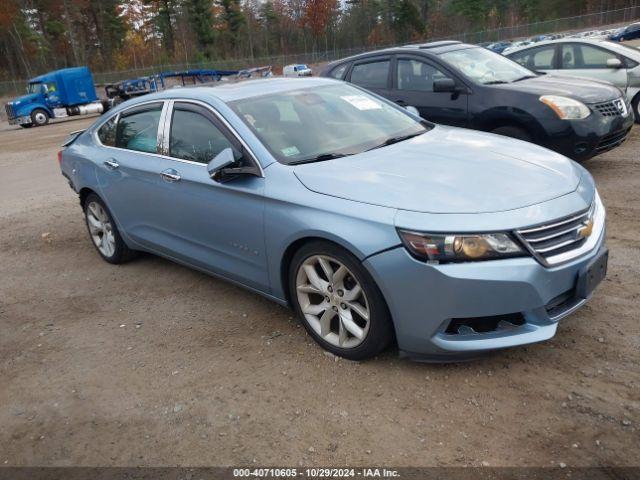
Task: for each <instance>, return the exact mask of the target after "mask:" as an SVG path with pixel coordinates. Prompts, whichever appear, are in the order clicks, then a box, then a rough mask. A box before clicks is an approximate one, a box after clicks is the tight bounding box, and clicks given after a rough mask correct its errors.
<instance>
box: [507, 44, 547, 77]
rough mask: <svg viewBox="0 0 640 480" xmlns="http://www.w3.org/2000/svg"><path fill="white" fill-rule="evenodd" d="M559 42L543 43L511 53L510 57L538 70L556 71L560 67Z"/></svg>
mask: <svg viewBox="0 0 640 480" xmlns="http://www.w3.org/2000/svg"><path fill="white" fill-rule="evenodd" d="M557 56H558V44H551V45H542V46H539V47H533V48H527V49H526V50H520V51H519V52H514V53H510V54H509V55H507V57H508V58H510V59H511V60H513V61H514V62H517V63H519V64H520V65H522V66H523V67H526V68H528V69H529V70H533V71H536V72H547V73H553V72H556V71H557V70H558V68H559V66H558V61H557Z"/></svg>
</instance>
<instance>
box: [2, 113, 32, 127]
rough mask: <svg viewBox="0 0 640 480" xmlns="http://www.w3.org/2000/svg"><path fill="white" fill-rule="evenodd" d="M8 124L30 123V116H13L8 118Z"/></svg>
mask: <svg viewBox="0 0 640 480" xmlns="http://www.w3.org/2000/svg"><path fill="white" fill-rule="evenodd" d="M8 122H9V125H25V124H30V123H31V117H30V116H29V115H26V116H23V117H15V118H10V119H8Z"/></svg>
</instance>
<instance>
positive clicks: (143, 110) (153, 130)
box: [116, 103, 162, 153]
mask: <svg viewBox="0 0 640 480" xmlns="http://www.w3.org/2000/svg"><path fill="white" fill-rule="evenodd" d="M161 112H162V103H154V104H150V105H144V106H141V107H138V108H134V109H133V110H132V111H131V112H123V113H122V114H120V120H119V122H118V127H117V128H116V147H119V148H126V149H128V150H135V151H137V152H146V153H156V151H157V142H158V124H159V123H160V113H161Z"/></svg>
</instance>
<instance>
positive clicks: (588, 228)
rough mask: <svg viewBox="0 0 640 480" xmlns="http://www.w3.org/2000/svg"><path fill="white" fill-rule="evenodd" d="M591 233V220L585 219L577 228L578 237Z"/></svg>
mask: <svg viewBox="0 0 640 480" xmlns="http://www.w3.org/2000/svg"><path fill="white" fill-rule="evenodd" d="M592 233H593V220H589V221H587V222H586V223H585V224H584V225H583V226H582V227H580V228H579V229H578V237H580V238H587V237H588V236H589V235H591V234H592Z"/></svg>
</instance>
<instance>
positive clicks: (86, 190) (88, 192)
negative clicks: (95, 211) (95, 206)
mask: <svg viewBox="0 0 640 480" xmlns="http://www.w3.org/2000/svg"><path fill="white" fill-rule="evenodd" d="M92 193H93V194H94V195H97V196H98V197H100V195H99V194H98V192H96V191H95V190H93V189H92V188H89V187H82V188H81V189H80V191H79V192H78V196H79V197H80V206H81V207H82V208H83V209H84V204H85V202H86V201H87V197H88V196H89V195H91V194H92ZM100 198H101V199H102V197H100Z"/></svg>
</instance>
